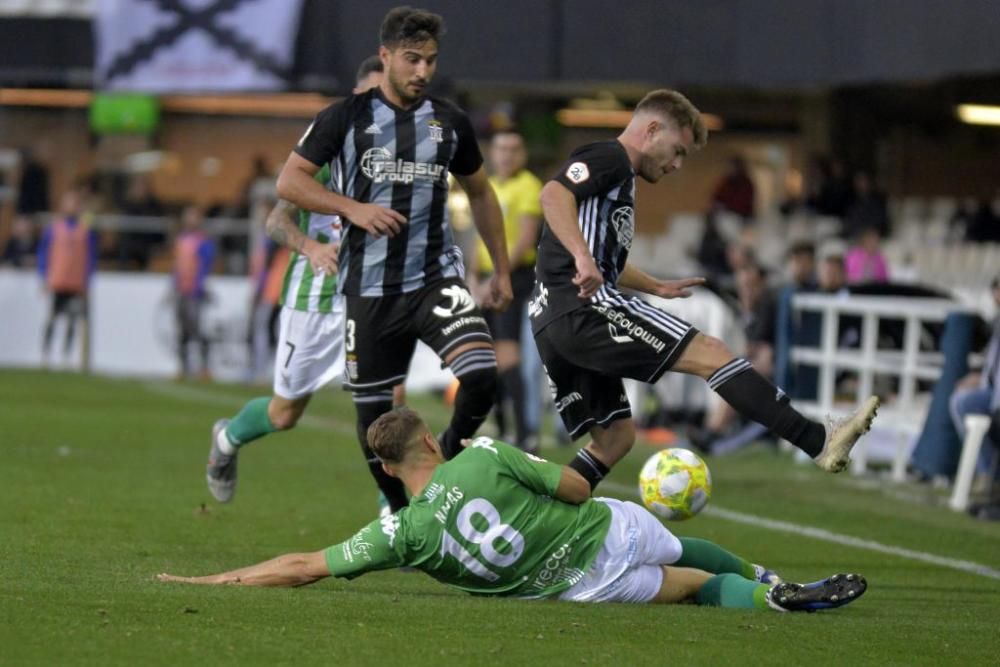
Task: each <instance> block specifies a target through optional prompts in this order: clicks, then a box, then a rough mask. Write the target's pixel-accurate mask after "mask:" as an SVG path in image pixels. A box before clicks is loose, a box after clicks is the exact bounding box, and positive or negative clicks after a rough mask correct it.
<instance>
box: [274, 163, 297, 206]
mask: <svg viewBox="0 0 1000 667" xmlns="http://www.w3.org/2000/svg"><path fill="white" fill-rule="evenodd" d="M291 172H292V169H291V168H290V167H285V168H284V169H282V170H281V173H280V174H278V182H277V183H276V184H275V187H276V189H277V191H278V196H279V197H280V198H282V199H285V200H288V201H291V200H293V199H294V198H295V192H296V190H295V186H294V183H293V181H294V180H295V179H294V176H293V175H292V173H291Z"/></svg>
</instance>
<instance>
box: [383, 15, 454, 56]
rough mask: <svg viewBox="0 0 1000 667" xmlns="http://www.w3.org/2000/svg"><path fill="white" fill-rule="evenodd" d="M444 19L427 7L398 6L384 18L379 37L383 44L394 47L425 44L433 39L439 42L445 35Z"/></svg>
mask: <svg viewBox="0 0 1000 667" xmlns="http://www.w3.org/2000/svg"><path fill="white" fill-rule="evenodd" d="M444 34H445V27H444V19H443V18H441V16H439V15H438V14H432V13H431V12H429V11H427V10H426V9H414V8H413V7H396V8H395V9H392V10H389V13H388V14H386V15H385V18H384V19H383V20H382V30H381V31H380V33H379V38H380V39H381V40H382V46H385V47H387V48H390V49H393V48H396V47H397V46H400V45H403V44H423V43H424V42H426V41H427V40H429V39H433V40H434V41H435V42H437V43H438V44H440V43H441V38H442V37H444Z"/></svg>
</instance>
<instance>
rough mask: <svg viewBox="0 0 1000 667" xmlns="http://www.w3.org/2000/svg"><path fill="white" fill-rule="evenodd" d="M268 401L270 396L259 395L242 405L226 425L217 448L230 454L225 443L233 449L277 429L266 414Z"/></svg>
mask: <svg viewBox="0 0 1000 667" xmlns="http://www.w3.org/2000/svg"><path fill="white" fill-rule="evenodd" d="M270 403H271V398H270V397H268V396H261V397H260V398H254V399H251V400H250V401H248V402H247V404H246V405H244V406H243V409H242V410H240V411H239V412H238V413H237V414H236V416H235V417H233V420H232V421H231V422H229V425H228V426H226V430H225V431H223V432H222V433H223V435H224V436H225V438H223V439H221V440H222V441H220V442H219V443H218V444H219V449H221V450H223V451H222V453H223V454H230V455H231V454H232V452H227V451H225V450H226V446H225V445H226V443H229V444H230V445H232V447H233V448H234V450H235V449H238V448H240V447H242V446H243V445H245V444H247V443H248V442H253V441H254V440H256V439H257V438H260V437H263V436H265V435H267V434H268V433H273V432H274V431H276V430H277V429H276V428H274V424H272V423H271V418H270V417H268V416H267V406H268V405H270Z"/></svg>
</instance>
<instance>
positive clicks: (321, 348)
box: [274, 296, 344, 400]
mask: <svg viewBox="0 0 1000 667" xmlns="http://www.w3.org/2000/svg"><path fill="white" fill-rule="evenodd" d="M343 376H344V298H343V297H341V296H334V297H333V312H330V313H309V312H305V311H302V310H295V309H294V308H287V307H286V308H282V309H281V322H280V324H279V325H278V349H277V351H276V352H275V356H274V393H275V395H276V396H280V397H282V398H287V399H289V400H294V399H296V398H303V397H304V396H308V395H310V394H313V393H315V392H316V391H318V390H319V389H321V388H323V387H325V386H326V385H328V384H330V383H331V382H333V381H334V380H337V381H338V382H340V381H342V380H343Z"/></svg>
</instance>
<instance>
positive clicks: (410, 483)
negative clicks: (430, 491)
mask: <svg viewBox="0 0 1000 667" xmlns="http://www.w3.org/2000/svg"><path fill="white" fill-rule="evenodd" d="M437 466H438V464H437V462H435V461H430V460H421V461H420V462H418V463H416V464H415V465H412V466H407V467H406V468H405V469H403V470H400V471H399V479H400V481H401V482H403V486H405V487H406V490H407V491H409V492H410V495H411V496H418V495H420V494H421V493H422V492H423V490H424V489H425V488H427V485H428V484H430V481H431V477H433V476H434V471H435V470H436V469H437Z"/></svg>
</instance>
